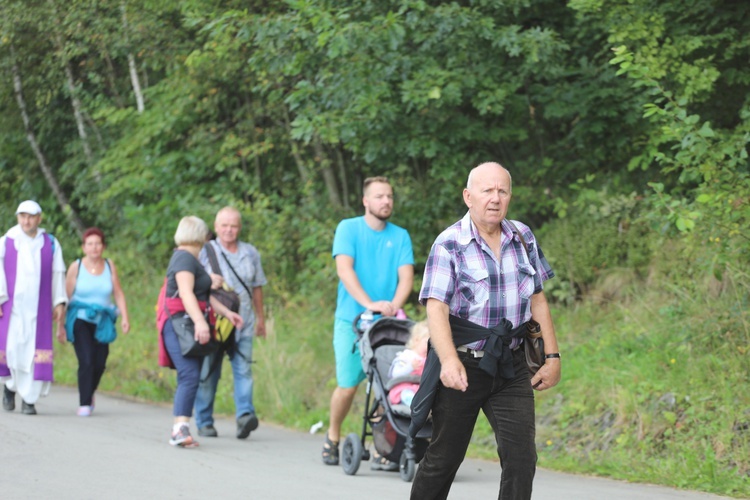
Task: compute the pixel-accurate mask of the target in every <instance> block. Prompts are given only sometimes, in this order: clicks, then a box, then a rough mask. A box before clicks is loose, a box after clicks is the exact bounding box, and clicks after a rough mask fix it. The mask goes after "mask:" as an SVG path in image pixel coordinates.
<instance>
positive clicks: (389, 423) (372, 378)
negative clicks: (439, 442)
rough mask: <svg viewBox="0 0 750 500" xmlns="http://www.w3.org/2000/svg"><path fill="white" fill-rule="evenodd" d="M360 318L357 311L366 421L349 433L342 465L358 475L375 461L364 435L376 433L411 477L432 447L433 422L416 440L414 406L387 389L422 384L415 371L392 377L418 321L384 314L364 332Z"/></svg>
mask: <svg viewBox="0 0 750 500" xmlns="http://www.w3.org/2000/svg"><path fill="white" fill-rule="evenodd" d="M359 319H360V317H359V316H358V317H357V318H356V319H355V320H354V324H353V328H354V331H355V333H357V335H358V337H359V340H358V342H359V352H360V356H361V359H362V369H363V370H364V372H365V373H366V374H367V394H366V400H365V412H364V418H363V420H364V421H363V423H362V436H358V435H357V434H356V433H351V434H349V435H348V436H346V439H345V440H344V443H343V446H342V449H341V465H342V467H343V468H344V472H345V473H346V474H348V475H350V476H351V475H354V474H356V473H357V470H358V469H359V465H360V463H361V462H362V460H370V452H369V450H368V449H367V447H366V446H365V440H366V438H367V436H372V440H373V444H374V446H375V449H376V450H377V452H378V453H379V454H380V455H381V456H383V457H385V458H386V459H388V460H390V461H391V462H396V463H398V465H399V474H400V476H401V479H403V480H404V481H406V482H411V481H412V479H414V475H415V473H416V464H417V462H419V461H420V460H422V457H423V456H424V453H425V451H426V450H427V445H428V444H429V439H430V437H431V436H432V425H431V423H430V422H428V423H427V424H426V425H425V426H424V427H423V428H422V429H421V430H420V431H419V433H418V434H417V436H416V438H414V439H412V438H411V437H410V436H409V423H410V422H411V409H410V408H409V407H408V406H406V405H403V404H398V405H393V404H391V403H390V401H389V400H388V391H389V390H390V389H391V388H392V387H395V386H396V385H397V384H399V383H402V382H413V383H419V377H418V376H415V375H409V376H406V377H397V378H394V379H389V371H390V367H391V362H392V361H393V359H394V358H395V357H396V354H397V353H398V352H399V351H403V350H404V346H405V345H406V343H407V341H408V340H409V336H410V330H411V327H412V325H413V324H414V322H413V321H411V320H409V319H397V318H393V317H380V318H379V319H377V320H375V321H374V322H373V323H372V325H370V326H369V327H367V328H366V329H365V330H364V331H363V330H362V329H361V328H360V321H359Z"/></svg>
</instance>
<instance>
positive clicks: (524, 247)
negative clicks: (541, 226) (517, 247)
mask: <svg viewBox="0 0 750 500" xmlns="http://www.w3.org/2000/svg"><path fill="white" fill-rule="evenodd" d="M507 221H508V223H509V224H510V225H511V226H513V229H514V231H513V232H514V233H516V234H517V235H518V239H519V240H521V245H522V246H523V250H524V251H525V252H526V258H527V259H529V263H531V257H529V247H527V246H526V240H525V239H524V237H523V233H521V231H519V229H518V226H516V225H515V224H514V223H513V221H512V220H510V219H507Z"/></svg>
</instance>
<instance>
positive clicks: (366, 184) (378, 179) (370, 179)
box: [362, 175, 391, 194]
mask: <svg viewBox="0 0 750 500" xmlns="http://www.w3.org/2000/svg"><path fill="white" fill-rule="evenodd" d="M376 182H379V183H382V184H388V185H389V186H390V185H391V181H389V180H388V177H385V176H383V175H379V176H377V177H368V178H367V179H365V182H364V183H362V193H363V194H367V188H368V187H370V185H371V184H375V183H376Z"/></svg>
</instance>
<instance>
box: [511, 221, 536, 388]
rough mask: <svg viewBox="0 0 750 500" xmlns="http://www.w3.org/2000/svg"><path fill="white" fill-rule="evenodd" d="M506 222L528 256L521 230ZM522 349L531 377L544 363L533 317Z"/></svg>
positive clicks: (527, 328)
mask: <svg viewBox="0 0 750 500" xmlns="http://www.w3.org/2000/svg"><path fill="white" fill-rule="evenodd" d="M508 222H510V225H511V226H513V229H514V230H515V231H514V232H515V233H516V234H517V235H518V239H519V240H521V245H522V246H523V249H524V251H525V252H526V255H527V257H528V255H529V249H528V247H527V246H526V240H525V239H524V237H523V234H521V231H519V230H518V227H516V225H515V224H514V223H513V222H512V221H511V220H510V219H508ZM530 262H531V258H530V257H529V263H530ZM523 350H524V354H526V365H527V366H528V367H529V373H530V374H531V376H532V377H533V376H534V375H536V372H538V371H539V368H541V367H542V365H543V364H544V339H543V338H542V328H541V326H540V325H539V323H537V322H536V321H534V320H533V319H531V320H529V322H528V323H526V337H524V339H523Z"/></svg>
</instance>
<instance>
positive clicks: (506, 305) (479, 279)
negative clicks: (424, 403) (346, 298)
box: [419, 212, 555, 349]
mask: <svg viewBox="0 0 750 500" xmlns="http://www.w3.org/2000/svg"><path fill="white" fill-rule="evenodd" d="M513 224H515V226H516V227H517V228H518V230H519V231H521V233H522V234H523V237H524V239H525V241H526V246H527V248H528V253H527V252H526V251H525V250H524V248H523V244H522V243H521V240H520V239H519V237H518V235H517V234H515V233H516V231H515V228H514V227H513ZM513 224H511V222H509V221H507V220H503V221H502V223H501V229H502V232H503V236H502V243H501V245H502V246H501V249H500V256H501V258H500V260H499V261H498V259H497V257H495V254H494V253H493V252H492V249H490V247H489V246H488V245H487V243H485V241H484V239H482V237H481V236H480V235H479V231H478V230H477V228H476V226H475V225H474V223H473V222H472V220H471V217H470V215H469V213H468V212H467V214H466V215H465V216H464V218H463V219H461V220H460V221H458V222H456V223H455V224H453V225H452V226H450V227H449V228H447V229H446V230H445V231H443V232H442V233H441V234H440V235H439V236H438V237H437V239H436V240H435V243H433V245H432V249H431V250H430V256H429V257H428V259H427V264H426V266H425V271H424V279H423V282H422V290H421V291H420V293H419V301H420V303H422V304H423V305H424V304H426V303H427V299H437V300H439V301H441V302H443V303H445V304H448V306H449V309H450V314H452V315H454V316H458V317H459V318H463V319H466V320H468V321H471V322H472V323H476V324H478V325H481V326H484V327H486V328H492V327H494V326H495V325H497V324H498V323H499V322H500V320H502V319H503V318H506V319H507V320H508V321H510V322H511V323H512V324H513V327H514V328H515V327H517V326H519V325H521V324H522V323H524V322H526V321H528V320H529V319H531V296H532V295H533V294H535V293H539V292H541V291H542V289H543V285H542V284H543V283H544V282H545V281H547V280H548V279H550V278H552V277H554V275H555V274H554V272H553V271H552V269H551V268H550V266H549V263H548V262H547V259H546V258H545V257H544V254H543V253H542V249H541V248H539V246H538V245H537V243H536V238H534V234H533V233H532V232H531V229H529V227H528V226H526V225H525V224H522V223H520V222H518V221H513ZM484 343H485V341H484V340H480V341H479V342H474V343H472V344H469V345H467V347H469V348H472V349H481V347H482V346H484ZM519 343H520V340H519V339H513V343H512V344H511V348H515V347H517V346H518V344H519Z"/></svg>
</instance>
